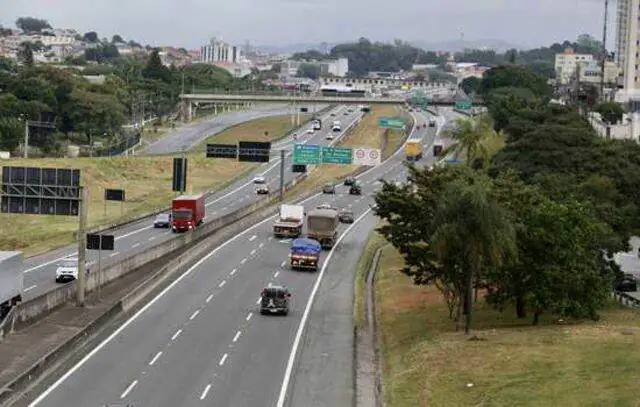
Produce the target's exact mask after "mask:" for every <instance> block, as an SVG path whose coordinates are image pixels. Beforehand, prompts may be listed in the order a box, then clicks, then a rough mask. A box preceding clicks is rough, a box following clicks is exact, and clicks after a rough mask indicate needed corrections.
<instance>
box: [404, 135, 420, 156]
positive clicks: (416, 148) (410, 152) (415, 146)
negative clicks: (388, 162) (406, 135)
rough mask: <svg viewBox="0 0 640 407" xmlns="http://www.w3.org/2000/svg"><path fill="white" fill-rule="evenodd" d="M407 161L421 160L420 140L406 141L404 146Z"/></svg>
mask: <svg viewBox="0 0 640 407" xmlns="http://www.w3.org/2000/svg"><path fill="white" fill-rule="evenodd" d="M404 153H405V156H406V158H407V161H418V160H420V159H421V158H422V140H418V139H413V140H407V142H406V143H405V145H404Z"/></svg>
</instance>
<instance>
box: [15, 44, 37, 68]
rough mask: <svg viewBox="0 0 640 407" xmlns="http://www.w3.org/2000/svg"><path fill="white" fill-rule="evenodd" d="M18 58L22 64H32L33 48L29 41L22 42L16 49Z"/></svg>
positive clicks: (29, 65)
mask: <svg viewBox="0 0 640 407" xmlns="http://www.w3.org/2000/svg"><path fill="white" fill-rule="evenodd" d="M18 60H19V61H20V63H22V65H24V66H28V67H31V66H33V64H34V59H33V48H32V45H31V43H29V42H23V43H22V44H20V49H19V50H18Z"/></svg>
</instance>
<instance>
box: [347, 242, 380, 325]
mask: <svg viewBox="0 0 640 407" xmlns="http://www.w3.org/2000/svg"><path fill="white" fill-rule="evenodd" d="M384 244H386V240H384V238H383V237H382V236H381V235H380V234H378V233H376V232H371V234H370V235H369V239H368V240H367V245H366V246H365V248H364V251H363V252H362V256H360V259H359V260H358V265H357V268H356V283H355V296H354V304H353V319H354V321H355V325H356V328H358V329H359V330H360V329H362V328H364V324H365V322H366V309H365V297H366V290H367V275H368V274H369V269H371V265H372V264H373V257H374V255H375V253H376V250H378V249H379V248H380V247H382V246H383V245H384Z"/></svg>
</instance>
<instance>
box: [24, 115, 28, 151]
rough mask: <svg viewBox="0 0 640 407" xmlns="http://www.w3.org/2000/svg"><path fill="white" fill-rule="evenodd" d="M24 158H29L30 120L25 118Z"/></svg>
mask: <svg viewBox="0 0 640 407" xmlns="http://www.w3.org/2000/svg"><path fill="white" fill-rule="evenodd" d="M24 158H29V118H28V117H25V118H24Z"/></svg>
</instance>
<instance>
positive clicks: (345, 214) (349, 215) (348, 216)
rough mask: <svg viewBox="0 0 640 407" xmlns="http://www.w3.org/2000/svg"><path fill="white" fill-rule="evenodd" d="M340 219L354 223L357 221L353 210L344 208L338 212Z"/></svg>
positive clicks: (343, 221)
mask: <svg viewBox="0 0 640 407" xmlns="http://www.w3.org/2000/svg"><path fill="white" fill-rule="evenodd" d="M338 220H340V222H342V223H353V222H354V221H355V217H354V215H353V212H352V211H350V210H348V209H343V210H341V211H340V213H339V214H338Z"/></svg>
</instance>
